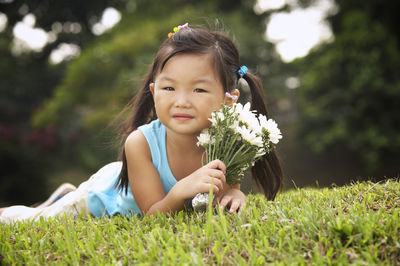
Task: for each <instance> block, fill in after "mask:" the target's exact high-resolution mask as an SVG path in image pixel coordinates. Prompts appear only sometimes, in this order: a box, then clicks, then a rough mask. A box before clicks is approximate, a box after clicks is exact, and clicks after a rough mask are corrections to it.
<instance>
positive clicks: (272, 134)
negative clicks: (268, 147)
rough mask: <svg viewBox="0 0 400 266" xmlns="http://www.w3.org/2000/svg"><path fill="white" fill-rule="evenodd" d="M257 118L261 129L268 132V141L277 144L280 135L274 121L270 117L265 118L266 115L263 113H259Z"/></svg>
mask: <svg viewBox="0 0 400 266" xmlns="http://www.w3.org/2000/svg"><path fill="white" fill-rule="evenodd" d="M258 119H259V120H260V124H261V127H262V129H263V130H265V131H267V132H268V137H269V139H270V141H271V142H272V143H274V144H277V143H278V142H279V140H280V139H281V138H282V135H281V131H280V130H279V128H278V125H277V124H276V122H275V121H274V120H272V119H267V117H266V116H264V115H260V116H259V117H258Z"/></svg>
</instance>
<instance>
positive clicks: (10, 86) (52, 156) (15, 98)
mask: <svg viewBox="0 0 400 266" xmlns="http://www.w3.org/2000/svg"><path fill="white" fill-rule="evenodd" d="M124 2H126V1H106V0H102V1H86V2H82V1H57V2H54V1H50V0H48V1H46V0H40V1H39V0H33V1H22V0H15V1H2V2H1V3H0V13H1V14H4V15H6V17H7V23H6V27H5V29H3V30H2V31H1V32H0V56H1V61H0V93H1V98H0V165H1V169H2V174H1V178H0V202H5V203H6V202H9V203H25V204H28V203H29V202H31V203H32V202H33V201H37V200H42V199H43V194H44V192H45V191H46V185H47V182H46V174H48V173H49V172H51V171H52V170H53V169H54V167H52V166H53V165H54V164H55V162H59V163H62V161H58V160H59V154H58V153H59V152H60V150H59V148H60V147H59V146H58V143H59V136H58V134H57V132H58V128H56V127H54V126H46V127H43V128H41V129H36V128H33V127H32V126H31V116H32V114H33V113H34V112H35V111H36V110H37V108H38V107H40V106H41V105H42V104H43V101H44V100H45V99H48V98H49V97H51V95H52V93H53V90H54V88H55V87H56V86H57V84H58V83H59V82H60V80H61V78H62V76H63V73H64V70H65V65H66V62H63V63H61V64H58V65H53V64H50V63H49V55H50V53H51V52H52V51H53V50H54V49H55V48H57V47H58V45H59V44H61V43H74V44H76V45H78V46H80V47H82V48H84V47H85V45H87V44H88V43H90V42H91V41H92V40H94V38H95V37H96V36H95V35H94V34H93V33H92V31H91V27H92V25H93V24H94V23H96V22H97V21H98V20H99V18H100V16H101V14H102V12H103V11H104V9H105V8H106V7H109V6H114V7H117V8H119V7H121V6H123V3H124ZM28 14H31V15H33V16H34V19H33V20H34V22H33V24H34V25H33V26H34V27H35V28H36V29H43V30H44V31H46V32H47V33H50V34H52V35H53V40H52V41H51V42H48V43H47V44H46V45H45V46H44V47H43V48H42V49H39V50H35V51H34V50H30V49H27V48H23V49H21V47H19V50H18V49H15V48H16V42H15V40H16V39H15V36H14V30H15V28H16V26H17V24H18V23H20V22H21V21H22V20H23V18H24V17H25V16H26V15H28ZM72 28H73V29H72Z"/></svg>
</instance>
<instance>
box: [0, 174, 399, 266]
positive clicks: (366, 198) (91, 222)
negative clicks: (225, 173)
mask: <svg viewBox="0 0 400 266" xmlns="http://www.w3.org/2000/svg"><path fill="white" fill-rule="evenodd" d="M399 191H400V183H399V181H396V180H388V181H384V182H381V183H371V182H363V183H354V184H352V185H349V186H345V187H333V188H330V189H328V188H324V189H315V188H304V189H297V190H291V191H286V192H283V193H281V194H279V195H278V197H277V198H276V200H275V201H274V202H268V201H266V200H265V199H264V198H263V197H262V196H261V195H249V196H248V204H247V209H246V211H245V212H244V213H243V214H242V215H240V216H238V215H229V214H227V213H224V212H219V211H213V212H209V211H207V212H205V213H196V212H179V213H177V214H176V215H171V216H168V215H158V216H157V217H134V218H131V219H127V218H122V217H113V218H111V219H95V218H90V217H89V218H87V219H86V218H85V219H79V220H72V219H70V218H65V217H64V218H60V219H53V220H51V219H50V220H41V221H39V222H37V223H32V222H25V223H18V224H14V225H0V226H1V228H0V229H1V235H0V245H1V246H0V263H1V264H3V263H4V264H26V265H31V264H39V265H42V264H54V263H55V264H73V265H76V264H95V265H99V264H135V263H141V264H145V265H159V264H193V265H205V264H224V265H226V264H228V265H240V264H241V265H247V264H249V265H263V264H266V263H271V264H283V265H287V264H303V265H305V264H320V265H325V264H328V265H329V264H334V265H335V264H340V265H342V264H345V265H346V264H356V265H371V264H375V265H376V264H380V265H381V264H390V265H396V264H397V265H399V264H400V217H399V216H400V215H399V212H400V194H399V193H400V192H399Z"/></svg>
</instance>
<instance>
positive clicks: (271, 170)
mask: <svg viewBox="0 0 400 266" xmlns="http://www.w3.org/2000/svg"><path fill="white" fill-rule="evenodd" d="M177 54H210V55H211V58H212V60H213V64H214V68H215V71H216V73H217V75H218V77H219V79H220V81H221V84H222V85H223V88H224V90H225V92H231V91H233V90H234V89H236V88H237V87H238V80H239V78H240V76H238V74H237V70H238V69H239V67H240V65H239V52H238V50H237V48H236V46H235V45H234V43H233V42H232V40H231V39H230V38H228V37H227V36H226V35H224V34H223V33H222V32H220V31H212V30H207V29H204V28H202V27H190V28H184V29H181V30H179V31H178V32H176V33H174V34H173V35H172V36H171V37H170V38H167V39H166V40H165V41H164V42H163V43H162V44H161V46H160V48H159V50H158V52H157V54H156V56H155V58H154V61H153V64H152V65H151V66H150V68H149V71H148V72H147V74H146V76H145V77H144V80H143V84H142V87H141V88H140V90H139V92H138V93H137V95H136V97H135V98H134V99H133V100H132V101H131V103H130V104H129V105H128V108H131V110H132V111H131V115H130V116H129V117H128V118H127V119H126V120H125V122H124V124H123V127H122V137H123V140H126V138H127V137H128V135H129V134H130V133H131V132H132V131H134V130H136V129H137V128H138V127H140V126H141V125H144V124H147V123H149V122H151V121H152V120H155V119H157V116H156V111H155V107H154V101H153V97H152V94H151V92H150V88H149V85H150V83H152V82H153V81H154V79H155V77H156V75H157V74H158V73H159V72H161V71H162V69H163V68H164V66H165V64H166V63H167V61H168V60H169V59H170V58H172V57H173V56H175V55H177ZM243 78H244V79H245V80H246V81H247V83H248V85H249V87H250V92H251V108H252V109H253V110H256V111H257V112H258V113H260V114H264V115H266V116H268V111H267V107H266V103H265V97H264V93H263V88H262V85H261V82H260V80H259V79H258V78H257V77H256V76H255V75H252V74H250V73H249V72H247V73H246V74H245V75H244V76H243ZM121 157H122V158H121V159H122V170H121V173H120V175H119V177H118V180H117V183H116V187H117V188H118V189H121V190H122V191H124V192H125V193H126V192H127V191H128V188H129V180H128V170H127V161H126V156H125V149H124V148H122V152H121ZM252 176H253V179H254V180H255V181H256V183H257V185H258V186H259V187H260V188H261V189H262V191H263V193H264V195H265V197H266V198H267V199H269V200H273V199H274V198H275V196H276V193H277V192H278V191H279V189H280V188H281V187H282V179H283V178H282V170H281V166H280V162H279V159H278V156H277V154H276V152H275V151H272V152H270V153H269V154H267V155H265V156H264V157H263V158H262V159H261V160H259V161H258V162H257V163H256V164H255V166H254V167H253V168H252Z"/></svg>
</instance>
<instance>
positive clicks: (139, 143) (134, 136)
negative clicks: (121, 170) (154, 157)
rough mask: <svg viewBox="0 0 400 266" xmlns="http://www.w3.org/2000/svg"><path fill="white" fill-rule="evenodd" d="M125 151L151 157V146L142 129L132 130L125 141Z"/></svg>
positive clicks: (128, 153)
mask: <svg viewBox="0 0 400 266" xmlns="http://www.w3.org/2000/svg"><path fill="white" fill-rule="evenodd" d="M124 148H125V153H126V155H127V156H128V157H131V156H129V155H134V156H141V157H142V156H145V157H149V158H151V153H150V148H149V145H148V143H147V141H146V138H145V136H144V135H143V133H142V132H141V131H140V130H138V129H137V130H134V131H132V132H131V133H130V134H129V136H128V137H127V138H126V141H125V145H124Z"/></svg>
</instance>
